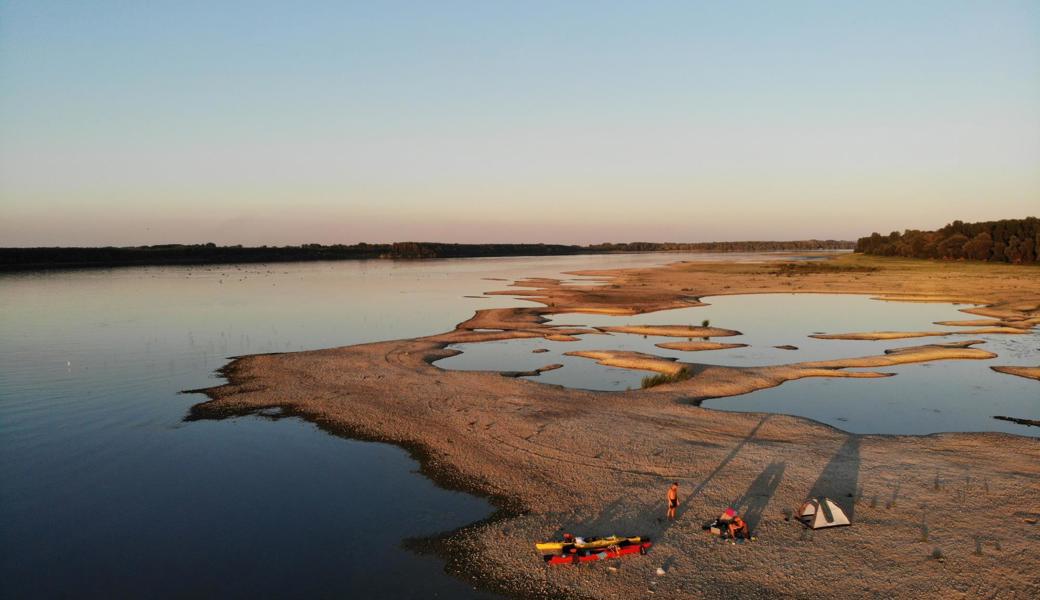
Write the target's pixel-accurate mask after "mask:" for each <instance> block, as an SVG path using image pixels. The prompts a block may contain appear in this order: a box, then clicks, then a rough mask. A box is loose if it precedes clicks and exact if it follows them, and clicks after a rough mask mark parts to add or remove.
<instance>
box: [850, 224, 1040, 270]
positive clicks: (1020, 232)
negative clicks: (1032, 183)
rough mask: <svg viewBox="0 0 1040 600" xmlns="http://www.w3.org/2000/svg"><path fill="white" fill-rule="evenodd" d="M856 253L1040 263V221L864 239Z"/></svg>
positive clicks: (953, 227) (912, 231)
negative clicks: (1039, 260)
mask: <svg viewBox="0 0 1040 600" xmlns="http://www.w3.org/2000/svg"><path fill="white" fill-rule="evenodd" d="M856 252H863V253H866V254H878V255H881V256H906V257H912V258H940V259H947V260H957V259H967V260H985V261H991V262H1006V263H1014V264H1021V263H1036V262H1037V261H1038V259H1040V219H1037V218H1036V217H1028V218H1025V219H1005V220H1003V221H985V222H982V223H964V222H962V221H954V222H953V223H950V224H949V225H947V226H946V227H943V228H942V229H939V230H938V231H919V230H917V229H907V230H906V231H904V232H903V233H899V232H898V231H893V232H892V233H890V234H888V235H881V234H879V233H873V234H871V235H870V237H865V238H860V239H859V241H858V242H857V243H856Z"/></svg>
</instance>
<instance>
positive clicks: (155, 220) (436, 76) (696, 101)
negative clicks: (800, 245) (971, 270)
mask: <svg viewBox="0 0 1040 600" xmlns="http://www.w3.org/2000/svg"><path fill="white" fill-rule="evenodd" d="M1038 213H1040V2H1037V1H1035V0H1023V1H998V0H979V1H958V0H942V1H934V2H932V1H921V0H915V1H912V2H907V1H905V0H902V1H896V2H883V1H871V2H836V1H834V0H825V1H785V2H776V1H763V2H740V1H725V2H692V1H685V2H618V3H611V2H576V1H575V2H555V1H554V2H548V1H546V2H541V1H537V0H523V1H517V2H506V1H484V0H474V1H472V2H452V1H436V2H435V1H429V0H422V1H416V2H394V1H383V0H380V1H378V2H373V1H364V2H346V1H330V2H265V1H262V0H253V1H249V2H232V1H219V2H213V1H206V2H195V1H192V0H178V1H176V2H161V1H155V2H133V1H118V2H116V1H106V0H91V1H90V2H83V1H82V0H72V1H68V2H63V1H56V0H24V1H23V0H0V246H29V245H105V244H115V245H127V244H151V243H167V242H185V243H189V242H207V241H214V242H218V243H232V244H235V243H241V244H286V243H289V244H295V243H302V242H322V243H328V242H356V241H369V242H374V241H392V240H440V241H460V242H482V241H506V242H509V241H531V242H538V241H541V242H575V243H585V242H597V241H608V240H609V241H632V240H650V241H665V240H670V241H707V240H733V239H797V238H808V237H821V238H855V237H859V236H861V235H867V234H869V233H870V232H871V231H874V230H878V231H882V232H887V231H891V230H893V229H903V228H907V227H913V228H935V227H939V226H942V225H943V224H945V223H947V222H949V221H951V220H954V219H962V220H966V221H967V220H983V219H998V218H1014V217H1024V216H1027V215H1029V214H1033V215H1036V214H1038Z"/></svg>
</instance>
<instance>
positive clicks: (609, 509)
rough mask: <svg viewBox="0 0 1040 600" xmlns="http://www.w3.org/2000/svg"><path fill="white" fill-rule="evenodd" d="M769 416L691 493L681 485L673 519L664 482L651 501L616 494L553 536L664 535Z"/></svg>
mask: <svg viewBox="0 0 1040 600" xmlns="http://www.w3.org/2000/svg"><path fill="white" fill-rule="evenodd" d="M770 416H771V415H765V416H763V417H762V420H761V421H759V422H758V423H757V424H755V426H754V427H753V428H752V429H751V431H750V432H748V434H747V435H746V436H745V437H744V438H743V439H742V440H740V442H738V443H737V445H736V446H734V447H733V449H732V450H731V451H730V452H729V454H727V455H726V456H725V457H724V458H723V459H722V461H720V462H719V464H718V466H716V467H715V469H714V470H713V471H712V472H711V473H709V474H708V476H707V477H705V478H704V480H703V481H701V482H700V483H699V484H698V485H697V487H695V488H694V489H693V491H692V492H689V493H688V494H687V493H684V490H683V489H682V488H680V489H679V496H680V497H681V498H682V500H681V501H680V502H679V507H678V509H677V510H676V512H675V520H674V521H669V520H667V519H666V518H665V492H666V491H667V485H663V486H662V487H661V493H660V498H659V499H655V500H652V501H650V502H639V503H637V504H635V505H634V504H633V501H632V499H631V498H627V497H624V496H622V497H618V498H616V499H614V500H613V501H611V502H610V503H609V504H607V505H606V506H605V507H603V509H602V510H601V511H599V512H598V513H597V514H596V515H595V516H592V517H590V518H585V519H581V520H577V521H573V522H571V523H570V524H569V525H567V526H565V527H560V528H559V529H558V530H557V531H556V532H555V533H554V535H555V536H556V537H559V536H562V535H563V533H564V531H567V532H570V533H575V532H583V533H584V534H585V535H609V534H611V533H618V534H625V535H639V534H650V535H651V536H653V537H659V536H661V535H663V534H664V533H665V532H666V531H668V529H670V528H671V526H672V525H673V524H674V523H676V522H677V521H679V520H680V519H682V518H683V514H684V513H685V512H686V508H687V507H688V505H689V503H690V502H691V501H692V500H693V498H694V497H696V496H697V495H698V494H700V493H701V492H702V491H704V488H705V487H707V486H708V484H709V483H711V481H712V480H713V479H714V478H715V477H716V476H717V475H718V474H719V473H721V472H722V471H723V470H725V468H726V467H727V466H728V465H729V463H731V462H732V461H733V459H734V458H736V456H737V454H739V453H740V451H741V449H743V448H744V446H746V445H747V444H748V442H750V441H751V440H753V439H754V437H755V435H756V434H757V433H758V430H759V429H761V428H762V426H763V425H765V423H766V421H768V420H769V418H770ZM782 469H783V467H781V475H782ZM777 483H779V481H777ZM774 489H775V488H774ZM749 523H750V521H749ZM554 539H555V538H554Z"/></svg>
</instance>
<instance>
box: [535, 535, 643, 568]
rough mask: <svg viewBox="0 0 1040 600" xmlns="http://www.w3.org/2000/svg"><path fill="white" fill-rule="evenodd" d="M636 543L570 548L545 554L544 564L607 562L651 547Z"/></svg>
mask: <svg viewBox="0 0 1040 600" xmlns="http://www.w3.org/2000/svg"><path fill="white" fill-rule="evenodd" d="M635 539H637V540H640V541H637V542H629V541H628V540H627V539H624V540H622V541H621V542H620V543H618V544H614V545H611V546H604V547H599V548H581V549H578V548H571V549H569V550H567V551H565V552H564V553H562V554H547V555H545V556H543V558H544V559H545V562H546V563H547V564H550V565H567V564H574V565H576V564H581V563H587V562H593V561H597V560H608V559H611V558H620V557H622V556H625V555H628V554H646V551H647V549H648V548H650V546H651V545H652V544H651V542H650V540H648V539H643V538H635Z"/></svg>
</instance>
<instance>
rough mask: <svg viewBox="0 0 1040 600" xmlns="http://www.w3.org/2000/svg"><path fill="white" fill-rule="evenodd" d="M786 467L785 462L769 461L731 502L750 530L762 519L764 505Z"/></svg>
mask: <svg viewBox="0 0 1040 600" xmlns="http://www.w3.org/2000/svg"><path fill="white" fill-rule="evenodd" d="M786 469H787V463H785V462H773V463H770V464H769V466H768V467H766V468H765V469H763V470H762V472H761V473H759V474H758V477H756V478H755V480H754V481H752V482H751V485H750V486H748V489H747V491H746V492H744V495H743V496H741V497H740V499H739V500H736V501H735V502H733V504H731V506H732V507H733V508H734V510H736V511H737V513H738V514H741V515H743V518H744V520H745V521H747V524H748V527H749V528H750V529H751V531H754V530H755V528H756V527H758V523H759V521H761V520H762V513H763V512H765V509H766V505H767V504H769V501H770V500H772V498H773V494H775V493H776V488H777V487H779V486H780V480H782V479H783V478H784V471H785V470H786Z"/></svg>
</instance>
